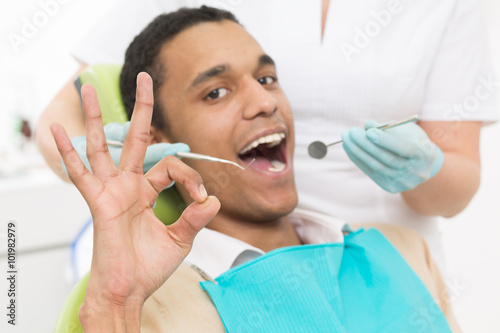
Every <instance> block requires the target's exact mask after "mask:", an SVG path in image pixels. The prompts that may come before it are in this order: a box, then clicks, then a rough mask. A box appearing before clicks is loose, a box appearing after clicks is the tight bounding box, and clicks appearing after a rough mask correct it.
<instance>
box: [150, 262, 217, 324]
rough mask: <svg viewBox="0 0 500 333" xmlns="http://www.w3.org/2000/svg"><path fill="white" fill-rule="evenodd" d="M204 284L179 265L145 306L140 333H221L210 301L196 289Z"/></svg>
mask: <svg viewBox="0 0 500 333" xmlns="http://www.w3.org/2000/svg"><path fill="white" fill-rule="evenodd" d="M203 280H204V279H203V278H202V276H201V275H200V274H199V273H198V272H197V271H196V270H194V269H193V268H192V267H191V266H189V265H188V264H184V263H183V264H181V265H180V266H179V268H177V270H176V271H175V272H174V274H172V276H170V277H169V279H168V280H167V281H166V282H165V283H164V284H163V285H162V286H161V287H160V288H159V289H158V290H157V291H156V292H155V293H154V294H153V295H151V296H150V297H149V298H148V299H147V301H146V303H145V304H144V307H143V310H142V321H141V332H224V326H223V324H222V322H221V320H220V317H219V315H218V313H217V310H216V309H215V307H214V306H213V303H212V300H211V299H210V297H209V296H208V295H207V293H206V292H204V291H203V290H202V289H201V287H200V285H199V282H201V281H203Z"/></svg>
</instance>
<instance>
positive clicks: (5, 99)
mask: <svg viewBox="0 0 500 333" xmlns="http://www.w3.org/2000/svg"><path fill="white" fill-rule="evenodd" d="M116 1H117V0H86V1H71V0H65V1H63V0H58V1H57V3H58V4H59V7H58V9H57V11H55V12H54V13H53V15H52V16H50V17H49V19H48V20H47V22H46V24H45V25H44V26H42V27H40V28H38V29H37V30H36V31H34V32H33V34H32V36H31V38H29V39H26V41H25V42H23V43H22V44H20V45H19V47H18V50H16V49H15V48H13V46H12V45H11V43H10V42H9V39H8V35H9V33H12V32H14V33H19V31H20V30H21V26H22V25H23V22H24V21H23V20H25V19H26V18H31V17H32V16H33V15H35V14H36V13H37V12H39V11H40V10H41V7H40V3H41V2H44V1H35V0H23V1H17V2H15V1H9V2H5V1H4V2H2V4H0V36H1V39H0V77H1V78H3V79H2V80H0V101H1V102H0V103H1V107H0V249H1V250H0V269H1V271H2V272H4V273H5V274H6V271H7V260H6V256H5V253H6V250H5V249H6V245H5V244H6V232H7V223H8V221H15V222H16V223H17V250H18V256H17V265H18V272H19V273H18V281H17V289H18V297H17V304H18V310H17V325H16V326H15V327H12V326H11V325H7V323H6V321H7V319H6V317H5V314H4V313H3V311H5V310H3V311H2V313H0V318H3V319H2V320H1V321H0V331H1V332H11V331H12V332H50V331H51V330H52V328H53V325H54V323H55V320H56V318H57V315H58V313H59V312H60V310H61V307H62V305H63V302H64V300H65V297H66V296H67V294H68V292H69V290H70V288H71V283H72V282H71V279H70V278H69V274H68V271H69V262H70V246H71V243H72V241H73V240H74V239H75V237H76V236H77V234H78V231H79V230H80V229H81V227H82V226H83V225H84V224H85V222H87V220H88V219H89V217H90V214H89V212H88V208H87V206H86V204H85V202H84V201H83V199H82V198H81V197H80V194H79V193H78V192H77V191H76V189H75V188H73V186H72V185H70V184H65V183H63V182H62V181H60V180H59V179H58V178H57V177H56V176H55V175H54V174H53V173H52V172H51V171H50V170H49V169H48V167H46V166H45V163H44V160H43V158H42V157H41V156H40V155H39V154H38V152H37V150H36V147H35V145H34V142H33V130H34V127H35V124H36V121H37V118H38V117H39V115H40V113H41V112H42V111H43V109H44V108H45V107H46V106H47V104H48V103H49V101H50V100H51V99H52V98H53V97H54V95H55V94H56V92H57V91H58V90H59V89H60V88H61V87H62V85H63V84H64V83H66V82H67V80H69V78H70V76H71V74H72V73H74V72H75V71H76V70H77V68H78V64H77V62H76V61H75V60H74V59H73V58H72V57H71V55H70V51H71V49H72V48H73V47H74V46H75V44H76V43H77V42H78V41H79V40H80V39H81V38H82V37H83V36H84V35H85V34H86V32H87V31H88V30H89V28H90V27H91V26H92V25H93V24H94V23H95V22H97V21H98V20H99V18H100V17H101V16H102V15H103V14H104V13H105V12H106V11H107V10H108V8H109V7H110V6H111V5H112V4H113V3H115V2H116ZM478 1H480V2H482V4H483V6H484V10H485V15H486V18H487V20H488V25H489V35H490V38H491V45H492V51H493V55H492V56H493V59H494V64H495V71H496V78H497V81H498V80H500V1H499V0H478ZM457 70H459V69H457ZM497 95H500V94H498V91H497ZM499 104H500V101H499ZM481 141H482V142H481V154H482V175H483V178H482V185H481V188H480V190H479V192H478V194H477V195H476V197H475V198H474V200H473V202H472V203H471V204H470V205H469V207H468V208H467V209H466V211H464V212H463V213H462V214H460V215H459V216H457V217H455V218H452V219H449V220H445V221H443V223H442V228H443V229H444V236H445V249H446V252H447V255H448V265H449V270H448V273H447V274H446V277H445V280H446V282H447V284H448V286H449V288H450V302H452V304H453V307H454V309H455V314H456V316H457V318H458V320H459V322H460V323H461V326H462V328H463V329H464V332H486V333H487V332H492V333H493V332H500V320H498V316H499V314H500V284H499V281H500V241H499V236H500V189H499V187H500V175H499V173H498V172H499V170H500V149H499V148H498V147H499V143H500V124H494V125H491V126H488V127H486V128H484V129H483V131H482V137H481ZM2 276H4V275H2ZM7 289H8V288H7V283H6V279H5V278H1V279H0V304H1V305H2V306H1V308H3V309H5V308H4V306H3V305H4V304H5V305H6V304H7V302H8V300H7V296H6V292H7Z"/></svg>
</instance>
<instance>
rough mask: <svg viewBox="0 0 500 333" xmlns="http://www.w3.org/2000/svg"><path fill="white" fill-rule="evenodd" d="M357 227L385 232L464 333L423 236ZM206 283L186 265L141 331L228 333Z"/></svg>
mask: <svg viewBox="0 0 500 333" xmlns="http://www.w3.org/2000/svg"><path fill="white" fill-rule="evenodd" d="M354 227H364V228H369V227H374V228H376V229H378V230H379V231H380V232H382V233H383V234H384V235H385V237H387V239H389V241H390V242H391V243H392V244H393V245H394V246H395V247H396V248H397V249H398V251H399V252H400V253H401V255H402V256H403V257H404V258H405V259H406V261H407V262H408V263H409V265H410V266H411V267H412V268H413V270H414V271H415V272H416V273H417V275H418V276H419V277H420V278H421V279H422V281H423V283H424V284H425V285H426V286H427V288H428V289H429V291H430V293H431V295H432V296H433V298H434V299H435V300H436V302H437V303H438V305H439V306H440V307H441V309H442V310H443V313H444V314H445V316H446V318H447V319H448V323H449V324H450V327H451V329H452V330H453V332H455V333H458V332H461V330H460V328H459V327H458V324H457V322H456V319H455V317H454V316H453V313H452V312H451V307H450V302H449V297H448V294H447V289H446V286H445V284H444V282H443V279H442V277H441V274H440V273H439V270H438V268H437V266H436V264H435V263H434V261H433V260H432V258H431V257H430V254H429V250H428V248H427V245H426V244H425V242H424V240H423V239H422V237H421V236H420V235H418V234H417V233H416V232H414V231H412V230H409V229H406V228H402V227H397V226H393V225H388V224H363V225H356V226H354ZM203 280H204V279H203V278H202V277H201V276H200V275H199V274H198V273H197V272H196V271H195V270H194V269H192V268H191V267H189V266H188V265H186V264H182V265H181V266H180V267H179V268H178V269H177V271H176V272H175V273H174V274H173V275H172V276H171V277H170V278H169V279H168V280H167V282H166V283H165V284H164V285H163V286H162V287H161V288H160V289H158V290H157V291H156V292H155V293H154V294H153V295H151V297H149V299H148V300H147V301H146V303H145V305H144V308H143V310H142V323H141V331H142V332H155V333H157V332H170V333H171V332H182V333H191V332H193V333H198V332H203V333H211V332H225V330H224V326H223V324H222V322H221V320H220V317H219V314H218V313H217V310H216V308H215V306H214V305H213V303H212V300H211V299H210V296H208V294H207V293H206V292H205V291H203V290H202V289H201V287H200V286H199V282H200V281H203Z"/></svg>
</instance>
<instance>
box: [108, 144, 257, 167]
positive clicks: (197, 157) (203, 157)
mask: <svg viewBox="0 0 500 333" xmlns="http://www.w3.org/2000/svg"><path fill="white" fill-rule="evenodd" d="M106 143H107V144H108V145H109V146H113V147H123V142H120V141H116V140H106ZM175 155H176V156H179V157H182V158H191V159H194V160H201V161H210V162H219V163H226V164H231V165H234V166H235V167H238V168H240V169H241V170H243V171H245V170H246V169H247V168H248V167H249V166H250V164H252V163H253V162H255V158H254V159H253V160H252V161H250V163H248V164H247V166H246V167H242V166H241V165H239V164H238V163H235V162H232V161H228V160H224V159H222V158H217V157H212V156H208V155H202V154H196V153H185V152H182V151H178V152H177V153H176V154H175Z"/></svg>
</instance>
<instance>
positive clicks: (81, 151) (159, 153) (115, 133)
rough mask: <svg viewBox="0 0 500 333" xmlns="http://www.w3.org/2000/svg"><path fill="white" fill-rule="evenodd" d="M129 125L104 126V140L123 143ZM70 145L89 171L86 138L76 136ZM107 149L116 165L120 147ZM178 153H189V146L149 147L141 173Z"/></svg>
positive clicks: (167, 145)
mask: <svg viewBox="0 0 500 333" xmlns="http://www.w3.org/2000/svg"><path fill="white" fill-rule="evenodd" d="M129 124H130V122H126V123H125V124H123V125H122V124H119V123H109V124H107V125H106V126H104V135H105V136H106V139H107V140H114V141H120V142H123V141H124V140H125V136H126V135H127V132H128V127H129ZM71 143H72V144H73V147H74V148H75V150H76V152H77V153H78V155H80V158H81V159H82V161H83V164H85V166H86V167H87V169H89V170H90V164H89V160H88V158H87V138H86V137H85V136H78V137H75V138H73V139H71ZM108 149H109V152H110V154H111V158H112V159H113V162H115V164H116V165H118V162H119V161H120V155H121V153H122V147H115V146H111V145H109V146H108ZM178 151H182V152H189V146H188V145H187V144H185V143H173V144H170V143H157V144H154V145H151V146H149V147H148V148H147V150H146V156H145V157H144V166H143V171H144V172H147V171H148V170H149V169H151V168H152V167H153V166H154V165H155V164H156V163H158V162H159V161H160V160H161V159H162V158H164V157H165V156H167V155H175V154H176V153H177V152H178ZM63 166H64V163H63ZM64 171H65V172H66V166H64ZM66 174H67V172H66Z"/></svg>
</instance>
